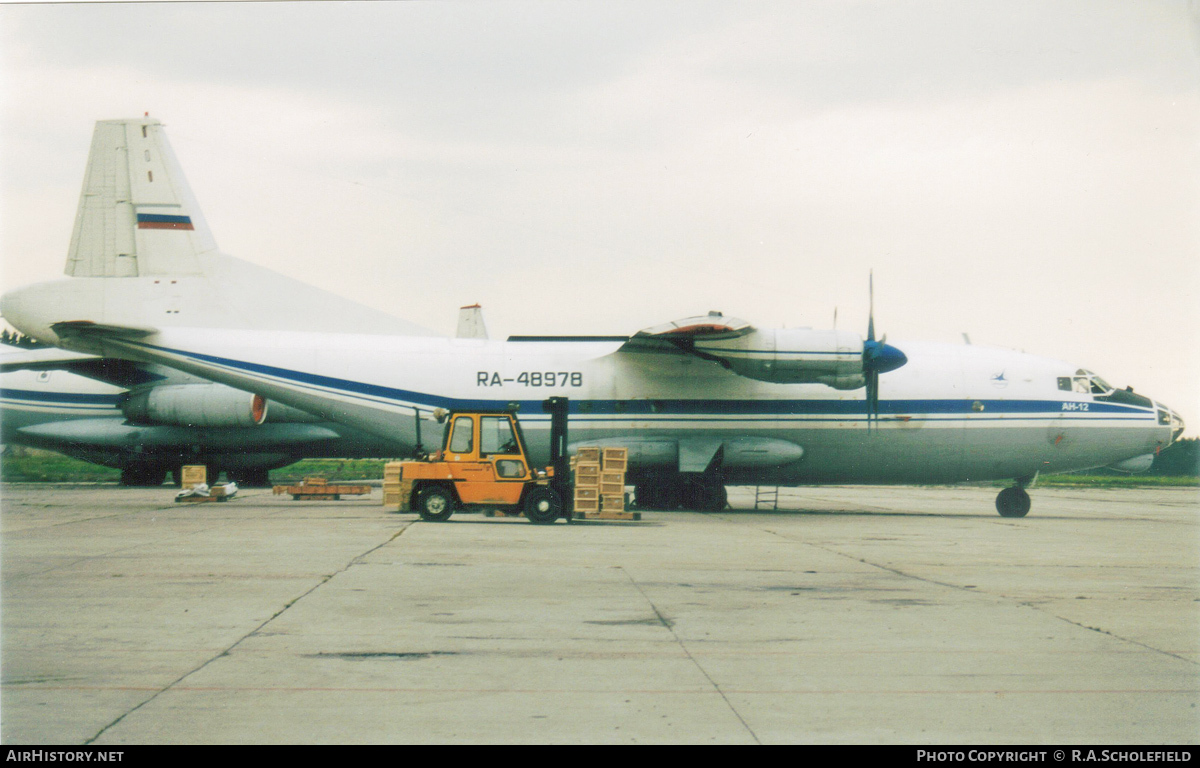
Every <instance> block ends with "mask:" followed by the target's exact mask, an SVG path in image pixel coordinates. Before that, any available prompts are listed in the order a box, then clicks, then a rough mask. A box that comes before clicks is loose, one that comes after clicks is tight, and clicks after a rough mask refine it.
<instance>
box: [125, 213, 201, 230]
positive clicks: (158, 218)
mask: <svg viewBox="0 0 1200 768" xmlns="http://www.w3.org/2000/svg"><path fill="white" fill-rule="evenodd" d="M137 225H138V229H195V227H193V226H192V218H191V217H190V216H172V215H169V214H165V213H139V214H138V215H137Z"/></svg>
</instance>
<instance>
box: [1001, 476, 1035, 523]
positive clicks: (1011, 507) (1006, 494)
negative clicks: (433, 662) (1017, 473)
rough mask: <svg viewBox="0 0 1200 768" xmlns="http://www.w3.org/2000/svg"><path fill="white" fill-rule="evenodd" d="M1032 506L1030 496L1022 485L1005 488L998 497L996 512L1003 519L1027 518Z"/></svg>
mask: <svg viewBox="0 0 1200 768" xmlns="http://www.w3.org/2000/svg"><path fill="white" fill-rule="evenodd" d="M1030 505H1031V502H1030V501H1029V494H1028V493H1027V492H1026V491H1025V489H1024V488H1023V487H1022V486H1021V485H1020V484H1017V485H1014V486H1013V487H1011V488H1005V489H1004V490H1003V491H1000V495H999V496H997V497H996V511H997V512H999V513H1000V516H1001V517H1025V515H1027V514H1028V513H1029V507H1030Z"/></svg>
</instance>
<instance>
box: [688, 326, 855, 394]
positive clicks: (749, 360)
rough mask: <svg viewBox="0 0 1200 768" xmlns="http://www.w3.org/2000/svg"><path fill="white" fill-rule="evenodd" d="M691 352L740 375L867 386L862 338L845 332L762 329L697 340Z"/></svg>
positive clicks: (775, 381)
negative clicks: (714, 338) (704, 356)
mask: <svg viewBox="0 0 1200 768" xmlns="http://www.w3.org/2000/svg"><path fill="white" fill-rule="evenodd" d="M695 350H696V352H698V353H700V354H702V355H706V356H710V357H713V358H716V359H718V360H720V361H721V362H722V363H723V364H724V365H726V366H728V367H729V369H730V370H731V371H733V372H734V373H736V374H738V375H740V376H745V377H747V378H751V379H757V380H758V381H767V382H771V383H772V384H825V385H827V386H830V387H833V388H834V389H858V388H859V387H862V386H864V385H865V384H866V378H865V377H864V375H863V340H862V338H861V337H860V336H858V335H857V334H854V333H850V332H848V331H836V330H814V329H812V328H778V329H762V330H756V331H754V332H753V333H750V334H747V335H745V336H740V337H738V338H735V339H721V340H711V341H708V340H706V341H697V342H696V345H695Z"/></svg>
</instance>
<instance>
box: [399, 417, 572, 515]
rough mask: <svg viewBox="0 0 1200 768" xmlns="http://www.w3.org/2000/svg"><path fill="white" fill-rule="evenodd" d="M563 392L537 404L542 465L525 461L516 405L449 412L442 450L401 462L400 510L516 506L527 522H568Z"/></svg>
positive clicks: (445, 512)
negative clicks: (546, 438) (546, 432)
mask: <svg viewBox="0 0 1200 768" xmlns="http://www.w3.org/2000/svg"><path fill="white" fill-rule="evenodd" d="M567 408H568V400H567V398H565V397H552V398H550V399H549V400H546V401H544V402H543V403H542V409H543V410H544V411H547V412H549V413H550V466H549V467H546V468H545V469H541V470H539V469H536V468H534V467H533V466H532V465H531V464H530V462H529V451H528V449H527V448H526V443H525V435H524V433H523V432H522V431H521V424H520V422H519V421H517V417H516V411H517V408H516V407H514V406H510V407H509V408H508V409H506V410H503V411H451V412H449V413H447V414H443V415H444V418H443V419H441V420H443V421H444V422H445V424H446V433H445V437H444V438H443V441H442V449H441V450H440V451H438V452H437V453H435V454H433V455H432V456H430V457H428V458H426V459H423V460H415V461H406V462H403V464H402V465H401V477H400V481H401V483H400V489H401V496H400V508H399V509H400V511H401V512H412V511H415V512H417V513H418V514H420V515H421V519H422V520H430V521H437V522H440V521H443V520H449V519H450V516H451V515H452V514H454V511H455V510H456V509H471V508H474V509H481V510H482V509H499V510H504V511H519V512H522V513H523V514H524V515H525V517H526V518H528V519H529V521H530V522H531V523H537V524H539V525H549V524H551V523H554V522H555V521H556V520H558V518H559V517H563V516H565V517H566V518H567V522H570V521H571V513H570V509H569V507H570V504H571V487H570V470H569V466H568V461H567Z"/></svg>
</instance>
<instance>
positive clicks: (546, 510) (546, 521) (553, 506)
mask: <svg viewBox="0 0 1200 768" xmlns="http://www.w3.org/2000/svg"><path fill="white" fill-rule="evenodd" d="M562 511H563V505H562V500H561V499H560V498H559V497H558V494H557V493H555V492H554V491H553V490H551V489H549V488H545V487H538V488H533V489H531V490H530V491H529V493H528V494H526V495H525V517H527V518H529V522H531V523H537V524H538V525H550V524H551V523H553V522H554V521H555V520H557V519H558V518H559V517H560V516H561V515H562Z"/></svg>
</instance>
